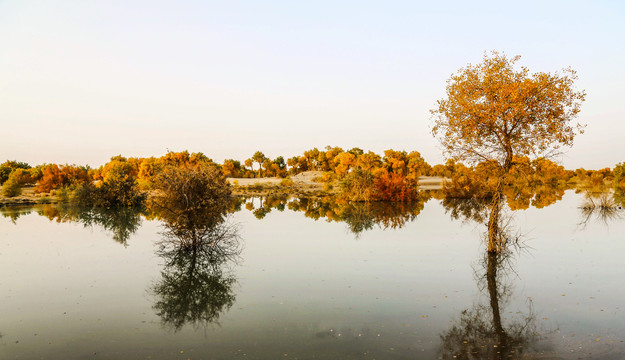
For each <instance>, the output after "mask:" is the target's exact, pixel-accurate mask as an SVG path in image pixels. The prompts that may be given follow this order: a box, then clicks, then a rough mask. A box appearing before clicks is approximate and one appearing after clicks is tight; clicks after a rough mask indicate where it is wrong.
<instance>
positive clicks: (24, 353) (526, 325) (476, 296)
mask: <svg viewBox="0 0 625 360" xmlns="http://www.w3.org/2000/svg"><path fill="white" fill-rule="evenodd" d="M247 201H248V203H249V205H247V207H246V206H245V205H243V206H242V207H241V210H240V211H237V212H234V213H233V214H231V215H230V217H229V220H228V222H229V224H233V225H236V227H237V228H238V235H239V238H240V239H239V244H240V253H239V254H238V256H230V257H227V258H224V259H221V260H219V259H217V260H215V259H213V258H210V259H207V258H205V257H204V256H205V255H203V254H199V253H198V254H196V253H188V252H187V253H185V254H180V253H175V252H171V251H170V252H167V251H163V249H162V248H161V245H162V244H163V241H162V240H163V232H164V228H163V225H162V224H161V223H160V222H159V221H158V220H149V219H148V218H150V217H148V218H145V217H142V216H139V215H130V217H129V218H127V217H124V219H125V222H124V221H121V223H122V224H123V225H119V223H120V221H118V220H119V219H117V220H116V219H113V220H111V219H104V218H101V217H98V216H97V215H95V216H94V215H90V217H89V216H87V217H83V218H82V219H81V218H80V216H78V217H77V216H76V214H74V216H69V215H67V216H64V215H63V212H60V213H58V214H57V213H55V211H57V210H55V209H54V207H53V206H47V207H35V208H23V209H19V210H15V209H13V210H9V209H3V210H2V214H3V215H4V217H0V273H1V274H2V277H1V278H0V335H1V337H0V358H1V359H39V358H43V359H91V358H93V359H232V358H249V359H278V358H295V359H313V358H314V359H438V358H442V359H451V358H454V356H456V357H457V358H467V357H466V356H464V355H463V354H466V353H467V352H474V353H477V355H474V357H473V358H499V357H502V356H503V355H501V354H502V352H503V353H505V354H506V355H505V358H521V359H534V358H536V359H625V342H624V341H625V312H624V310H625V286H624V283H625V282H624V279H625V266H624V265H623V264H624V262H625V261H624V259H625V219H624V215H625V214H624V213H623V211H622V210H619V211H616V212H615V213H614V214H612V216H611V217H608V218H602V217H601V216H600V214H596V213H595V214H584V213H583V212H582V211H581V210H580V208H579V207H580V205H581V204H582V203H583V202H584V198H583V195H580V194H575V193H574V192H572V191H567V192H566V194H565V195H564V197H563V199H562V200H560V201H558V202H556V203H555V204H553V205H550V206H548V207H543V208H540V209H538V208H535V207H530V208H528V209H526V210H519V211H514V212H510V213H511V215H512V216H513V218H512V219H511V221H510V223H511V225H512V228H511V230H510V231H512V233H514V234H519V235H520V239H521V240H520V242H521V249H520V250H513V251H511V252H510V256H509V257H507V258H506V259H497V260H496V261H495V260H493V259H492V258H489V257H488V256H487V255H486V251H485V245H484V240H483V233H484V231H485V228H484V225H482V224H478V223H476V222H474V221H471V220H467V219H462V218H460V219H452V217H451V216H450V214H451V210H450V209H449V208H446V207H444V206H443V203H442V202H441V201H439V200H436V199H431V200H429V201H427V202H425V204H421V205H420V206H417V207H416V208H412V209H411V210H409V211H411V212H410V215H405V216H404V217H403V218H402V220H401V221H396V222H395V223H394V224H395V225H396V226H395V227H394V228H393V226H387V227H385V226H384V225H383V224H384V222H378V223H376V221H377V220H379V219H380V218H381V217H380V216H378V217H377V218H376V219H377V220H376V221H368V220H367V219H368V218H367V217H366V214H365V215H363V214H362V213H360V215H354V214H351V215H350V216H343V220H345V219H351V221H348V222H344V221H329V220H328V218H327V217H324V216H325V215H324V216H321V217H319V214H322V215H323V211H317V216H313V215H314V214H311V213H310V212H309V213H306V215H307V216H304V212H302V211H294V210H293V209H295V207H294V206H289V205H288V204H287V205H279V204H278V205H277V206H276V207H274V208H273V209H271V211H268V210H269V208H267V207H265V208H264V209H265V210H263V211H258V210H259V209H263V208H261V199H253V200H247ZM262 201H264V202H265V203H266V202H267V200H262ZM252 207H253V208H254V209H253V210H252ZM421 207H422V209H421ZM361 210H362V209H361ZM365 210H366V209H365ZM357 211H360V210H358V209H356V210H355V212H357ZM391 212H392V211H391ZM386 214H388V212H387V213H386ZM45 215H47V216H45ZM588 215H589V219H588V221H587V222H586V223H585V224H582V222H583V221H584V220H585V219H586V217H588ZM114 216H122V217H123V216H125V215H124V214H121V215H120V214H119V213H118V214H117V215H114ZM133 216H134V217H133ZM358 216H360V217H358ZM313 217H319V219H317V220H315V219H314V218H313ZM50 218H52V220H50ZM258 218H262V219H258ZM330 218H332V216H331V217H330ZM363 218H364V220H363V221H361V222H360V223H359V222H358V221H359V220H358V219H360V220H362V219H363ZM391 218H392V216H391ZM128 219H130V220H128ZM354 219H356V220H354ZM61 220H63V221H61ZM369 220H370V219H369ZM137 221H138V222H137ZM86 224H90V225H88V226H85V225H86ZM116 224H117V225H116ZM386 224H387V225H389V223H388V222H387V223H386ZM391 225H392V224H391ZM120 226H121V227H120ZM354 229H356V230H357V232H356V233H354V232H353V231H352V230H354ZM497 318H498V319H497ZM501 328H503V329H501ZM500 330H503V331H504V333H505V338H506V341H507V344H508V345H509V346H510V348H514V350H513V351H512V352H510V350H509V349H503V351H502V352H500V353H499V355H498V353H497V351H498V350H497V347H496V346H497V345H496V344H497V341H496V339H497V337H498V336H499V339H501V334H502V332H501V331H500ZM463 356H464V357H463Z"/></svg>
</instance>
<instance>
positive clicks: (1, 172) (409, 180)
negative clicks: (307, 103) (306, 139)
mask: <svg viewBox="0 0 625 360" xmlns="http://www.w3.org/2000/svg"><path fill="white" fill-rule="evenodd" d="M513 163H514V166H513V168H512V170H511V171H510V172H509V173H508V174H506V180H505V183H506V186H507V187H508V188H509V189H510V188H512V189H516V190H515V191H516V192H518V193H522V192H523V191H524V189H527V188H530V187H536V186H540V185H551V186H553V185H559V186H563V185H564V184H576V185H577V186H582V187H587V188H591V187H593V186H605V185H606V184H611V185H612V186H613V187H614V188H615V189H617V190H618V191H622V190H623V189H625V163H620V164H617V165H616V166H615V168H614V169H610V168H605V169H601V170H586V169H577V170H566V169H565V168H564V167H563V166H561V165H558V164H556V163H554V162H553V161H551V160H548V159H544V158H539V159H536V160H530V159H529V158H527V157H515V158H514V161H513ZM198 167H211V168H215V169H217V170H218V171H219V174H220V175H221V176H224V177H231V178H239V177H248V178H251V177H257V178H258V177H282V178H288V177H290V176H295V175H297V174H300V173H302V172H306V171H319V172H320V173H321V175H320V176H319V177H318V179H317V180H318V181H319V182H322V183H325V186H324V189H325V190H330V189H333V188H335V187H336V188H338V189H340V193H341V194H342V195H343V197H344V198H345V199H348V200H350V201H378V200H381V201H400V202H405V201H415V200H418V199H419V194H418V190H417V185H418V181H419V178H420V177H422V176H439V177H444V178H447V179H451V181H450V182H448V183H447V185H446V187H447V193H448V194H449V195H450V196H455V197H488V196H489V193H491V192H492V191H493V189H494V186H495V185H496V183H497V180H498V178H499V177H498V168H497V165H496V164H495V163H492V162H483V163H480V164H478V165H476V166H473V167H469V166H466V165H464V164H462V163H458V162H455V161H453V160H449V161H447V162H446V163H445V164H439V165H435V166H431V165H430V164H428V163H427V162H426V161H425V160H424V159H423V157H422V156H421V154H420V153H419V152H417V151H412V152H406V151H396V150H392V149H391V150H386V151H384V154H383V155H379V154H376V153H374V152H372V151H367V152H365V151H364V150H362V149H359V148H352V149H349V150H343V149H342V148H340V147H330V146H327V147H326V148H325V150H319V149H317V148H314V149H311V150H308V151H305V152H304V153H303V154H302V155H301V156H293V157H291V158H289V159H287V160H286V161H285V160H284V157H282V156H278V157H277V158H275V159H273V160H272V159H270V158H268V157H266V156H265V155H264V154H263V153H262V152H260V151H257V152H256V153H254V154H253V155H252V156H251V157H250V158H249V159H246V160H245V161H243V162H240V161H237V160H233V159H227V160H225V161H224V163H223V164H218V163H215V162H214V161H213V160H212V159H210V158H209V157H207V156H206V155H204V154H202V153H199V152H198V153H189V152H188V151H182V152H168V153H167V154H165V155H164V156H161V157H149V158H133V157H129V158H126V157H123V156H121V155H119V156H114V157H112V158H111V160H110V161H109V162H108V163H106V164H105V165H103V166H100V167H99V168H95V169H92V168H90V167H89V166H78V165H68V164H65V165H58V164H43V165H37V166H34V167H33V166H30V165H29V164H27V163H24V162H19V161H6V162H4V163H3V164H1V165H0V184H1V185H2V195H3V196H5V197H12V196H17V195H19V194H20V193H21V191H22V188H23V187H24V186H26V185H30V186H33V187H34V192H36V193H42V194H45V193H51V192H54V193H55V195H56V197H57V198H58V199H59V200H60V201H73V202H83V203H87V204H94V205H96V206H105V207H112V206H134V205H136V204H139V203H141V202H142V201H143V200H144V197H145V192H146V191H150V190H155V189H156V187H155V182H156V180H157V179H158V177H159V176H160V175H161V174H162V173H163V172H164V170H165V169H168V168H198Z"/></svg>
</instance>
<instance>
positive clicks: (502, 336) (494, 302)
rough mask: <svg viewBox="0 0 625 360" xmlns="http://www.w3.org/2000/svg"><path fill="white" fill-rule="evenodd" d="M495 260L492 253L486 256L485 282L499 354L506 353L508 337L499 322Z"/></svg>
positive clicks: (496, 257)
mask: <svg viewBox="0 0 625 360" xmlns="http://www.w3.org/2000/svg"><path fill="white" fill-rule="evenodd" d="M497 260H498V255H497V254H495V253H492V252H489V253H488V254H487V267H486V281H487V286H488V295H489V299H490V310H491V312H492V314H493V327H494V330H495V333H496V334H497V338H498V347H499V348H500V349H501V353H502V354H503V353H507V347H508V346H507V345H508V335H507V334H506V330H505V329H504V327H503V324H502V321H501V311H500V309H499V292H498V289H497V266H498V264H497Z"/></svg>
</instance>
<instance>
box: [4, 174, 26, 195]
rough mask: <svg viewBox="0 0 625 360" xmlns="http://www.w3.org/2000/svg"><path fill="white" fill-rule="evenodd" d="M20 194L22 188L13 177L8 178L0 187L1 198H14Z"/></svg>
mask: <svg viewBox="0 0 625 360" xmlns="http://www.w3.org/2000/svg"><path fill="white" fill-rule="evenodd" d="M21 194H22V187H21V186H20V183H19V181H17V179H16V178H15V177H13V176H10V177H9V179H8V180H7V181H5V182H4V184H3V185H2V196H6V197H14V196H18V195H21Z"/></svg>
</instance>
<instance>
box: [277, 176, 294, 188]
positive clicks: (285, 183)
mask: <svg viewBox="0 0 625 360" xmlns="http://www.w3.org/2000/svg"><path fill="white" fill-rule="evenodd" d="M280 186H293V179H291V177H286V178H284V179H282V180H281V181H280Z"/></svg>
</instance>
